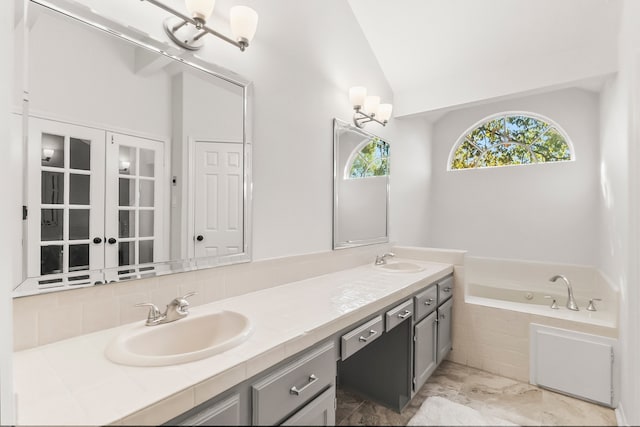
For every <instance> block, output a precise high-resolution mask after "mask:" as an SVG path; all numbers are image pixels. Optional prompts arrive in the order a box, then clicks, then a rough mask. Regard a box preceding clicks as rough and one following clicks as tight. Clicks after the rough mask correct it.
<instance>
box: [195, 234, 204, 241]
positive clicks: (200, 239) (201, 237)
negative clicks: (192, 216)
mask: <svg viewBox="0 0 640 427" xmlns="http://www.w3.org/2000/svg"><path fill="white" fill-rule="evenodd" d="M196 240H197V241H198V242H202V241H203V240H204V236H203V235H202V234H198V235H197V236H196Z"/></svg>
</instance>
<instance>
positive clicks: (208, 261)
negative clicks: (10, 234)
mask: <svg viewBox="0 0 640 427" xmlns="http://www.w3.org/2000/svg"><path fill="white" fill-rule="evenodd" d="M137 3H138V4H139V2H137ZM134 5H135V3H134ZM15 28H16V30H15V31H16V40H17V42H18V44H19V45H20V46H19V47H17V51H19V52H21V53H22V55H24V61H23V62H22V61H21V62H16V63H17V64H24V69H23V70H20V72H19V73H18V75H21V76H23V77H22V79H23V82H22V86H23V89H24V94H25V96H24V98H25V101H24V102H23V103H22V108H20V109H17V110H16V113H15V122H16V128H17V129H20V128H22V130H23V138H22V141H19V140H16V141H15V143H22V144H24V149H23V150H22V152H23V164H24V168H23V170H24V176H23V177H22V178H23V179H22V181H23V182H22V184H23V188H24V191H23V194H24V209H23V212H24V221H23V224H24V228H23V251H22V265H23V281H22V283H21V284H20V285H19V286H18V287H17V288H16V289H15V290H14V294H15V295H16V296H21V295H30V294H34V293H39V292H51V291H56V290H67V289H74V288H78V287H85V286H93V285H96V284H105V283H111V282H115V281H120V280H130V279H136V278H142V277H148V276H153V275H157V274H165V273H172V272H179V271H185V270H192V269H198V268H207V267H214V266H218V265H227V264H232V263H238V262H247V261H250V260H251V229H250V214H251V141H250V129H249V126H248V123H249V118H248V105H249V97H250V91H251V86H250V82H249V81H247V80H245V79H243V78H242V77H240V76H237V75H235V74H232V73H227V72H224V70H221V69H220V68H219V67H216V66H213V65H211V64H208V63H206V62H204V61H202V60H200V59H198V58H197V57H195V56H190V57H185V58H183V57H179V56H177V55H176V54H175V51H176V50H175V48H171V47H170V46H169V45H167V44H165V42H161V41H158V40H154V39H152V38H151V37H149V36H148V35H146V34H143V33H139V32H138V31H136V30H135V29H132V28H131V27H128V26H124V25H120V24H118V23H116V22H113V21H112V20H109V19H107V18H105V17H102V16H100V15H98V14H97V13H96V12H94V11H92V10H91V9H89V8H87V7H86V6H83V5H81V4H79V3H76V2H75V1H70V0H53V1H44V0H42V1H40V0H32V1H28V2H27V9H26V15H25V16H24V17H23V18H22V22H19V23H17V25H16V27H15ZM172 52H174V53H172ZM18 103H19V100H16V104H18Z"/></svg>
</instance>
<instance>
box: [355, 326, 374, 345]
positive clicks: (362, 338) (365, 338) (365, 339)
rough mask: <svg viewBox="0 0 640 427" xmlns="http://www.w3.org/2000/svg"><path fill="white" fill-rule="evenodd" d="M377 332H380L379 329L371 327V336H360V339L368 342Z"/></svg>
mask: <svg viewBox="0 0 640 427" xmlns="http://www.w3.org/2000/svg"><path fill="white" fill-rule="evenodd" d="M377 333H378V331H376V330H373V329H371V330H370V331H369V336H368V337H363V336H360V338H358V339H359V340H360V341H362V342H367V341H369V338H371V337H372V336H374V335H376V334H377Z"/></svg>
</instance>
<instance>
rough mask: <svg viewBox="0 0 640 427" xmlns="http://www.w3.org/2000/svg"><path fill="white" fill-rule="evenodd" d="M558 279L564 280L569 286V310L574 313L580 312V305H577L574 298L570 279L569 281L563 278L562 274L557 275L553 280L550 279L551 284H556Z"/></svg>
mask: <svg viewBox="0 0 640 427" xmlns="http://www.w3.org/2000/svg"><path fill="white" fill-rule="evenodd" d="M558 279H562V280H564V283H566V285H567V293H568V295H569V297H568V298H567V308H568V309H569V310H573V311H578V310H580V309H579V308H578V304H576V300H575V298H574V297H573V288H572V287H571V282H569V279H567V278H566V277H565V276H563V275H562V274H556V275H555V276H553V277H552V278H551V279H549V281H550V282H555V281H556V280H558Z"/></svg>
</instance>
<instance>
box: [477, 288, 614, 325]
mask: <svg viewBox="0 0 640 427" xmlns="http://www.w3.org/2000/svg"><path fill="white" fill-rule="evenodd" d="M545 295H549V296H551V299H547V298H545ZM554 298H555V300H556V302H557V304H558V309H555V310H554V309H552V308H551V302H552V301H553V299H554ZM566 301H567V293H566V292H565V293H562V294H560V293H555V294H554V293H547V292H540V291H537V290H535V289H517V288H508V287H504V286H499V285H495V284H493V285H492V284H479V283H467V285H466V295H465V302H466V303H468V304H477V305H483V306H486V307H493V308H500V309H504V310H511V311H517V312H523V313H530V314H535V315H538V316H544V317H552V318H556V319H564V320H570V321H573V322H580V323H587V324H592V325H597V326H604V327H609V328H616V327H617V318H618V316H617V312H616V310H613V309H612V308H613V307H614V306H615V304H613V303H612V302H611V301H607V300H606V299H604V298H603V301H596V302H595V305H596V307H597V311H588V310H587V306H588V304H589V300H588V299H587V298H581V297H576V302H577V304H578V307H579V308H580V310H579V311H573V310H569V309H568V308H567V307H566V306H565V304H566Z"/></svg>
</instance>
